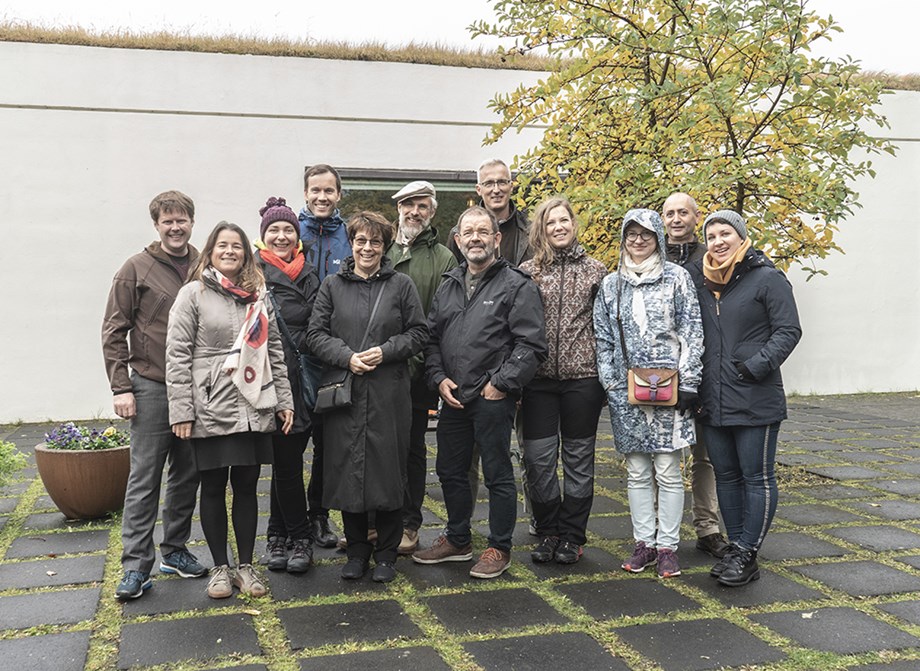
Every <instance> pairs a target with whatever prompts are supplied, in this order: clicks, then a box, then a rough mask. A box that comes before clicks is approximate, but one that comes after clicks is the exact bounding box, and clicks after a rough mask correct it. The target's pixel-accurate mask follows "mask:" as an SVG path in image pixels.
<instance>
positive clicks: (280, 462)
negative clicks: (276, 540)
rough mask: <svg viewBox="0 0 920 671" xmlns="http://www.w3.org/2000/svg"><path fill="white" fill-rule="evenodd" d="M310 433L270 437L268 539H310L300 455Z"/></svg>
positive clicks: (301, 455)
mask: <svg viewBox="0 0 920 671" xmlns="http://www.w3.org/2000/svg"><path fill="white" fill-rule="evenodd" d="M309 437H310V434H309V433H306V432H303V433H291V434H288V435H286V436H285V435H284V434H283V433H276V434H273V435H272V452H273V456H274V463H273V464H272V484H271V506H270V515H269V518H268V536H280V537H282V538H291V539H293V540H305V539H307V538H309V537H310V533H311V527H310V524H309V522H308V521H307V499H306V494H305V493H304V486H303V454H304V452H305V451H306V449H307V440H308V439H309Z"/></svg>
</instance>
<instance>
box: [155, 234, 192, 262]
mask: <svg viewBox="0 0 920 671" xmlns="http://www.w3.org/2000/svg"><path fill="white" fill-rule="evenodd" d="M144 251H146V252H147V253H148V254H150V256H152V257H153V258H155V259H156V260H157V261H159V262H160V263H168V264H169V265H172V261H170V260H169V254H167V253H166V252H165V251H163V245H161V244H160V241H159V240H154V241H153V242H151V243H150V244H149V245H147V247H146V248H145V249H144ZM197 258H198V250H197V249H195V248H194V247H193V246H192V245H189V246H188V259H189V263H194V262H195V259H197Z"/></svg>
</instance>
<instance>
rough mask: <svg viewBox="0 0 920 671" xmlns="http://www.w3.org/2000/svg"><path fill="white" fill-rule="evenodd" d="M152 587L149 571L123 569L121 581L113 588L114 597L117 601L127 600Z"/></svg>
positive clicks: (141, 594) (140, 594)
mask: <svg viewBox="0 0 920 671" xmlns="http://www.w3.org/2000/svg"><path fill="white" fill-rule="evenodd" d="M151 587H153V581H152V580H151V579H150V574H149V573H144V572H143V571H125V574H124V576H122V578H121V582H120V583H118V587H116V588H115V598H116V599H118V600H119V601H128V600H129V599H136V598H138V597H139V596H143V594H144V591H145V590H148V589H150V588H151Z"/></svg>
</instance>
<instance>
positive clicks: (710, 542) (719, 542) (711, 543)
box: [696, 533, 732, 559]
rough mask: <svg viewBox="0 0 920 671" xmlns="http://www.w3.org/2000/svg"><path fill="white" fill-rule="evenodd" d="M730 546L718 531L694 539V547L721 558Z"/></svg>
mask: <svg viewBox="0 0 920 671" xmlns="http://www.w3.org/2000/svg"><path fill="white" fill-rule="evenodd" d="M731 547H732V546H731V545H729V544H728V542H727V541H726V540H725V538H724V537H723V536H722V534H720V533H714V534H708V535H706V536H700V537H699V538H697V539H696V549H697V550H701V551H702V552H705V553H706V554H708V555H712V556H713V557H715V558H716V559H722V557H724V556H725V554H726V553H727V552H728V551H729V550H730V549H731Z"/></svg>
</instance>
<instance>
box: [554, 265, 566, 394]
mask: <svg viewBox="0 0 920 671" xmlns="http://www.w3.org/2000/svg"><path fill="white" fill-rule="evenodd" d="M565 261H566V259H565V257H562V269H561V270H560V272H559V317H558V318H557V319H556V379H557V380H558V379H559V339H560V337H561V331H562V294H563V293H565Z"/></svg>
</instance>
